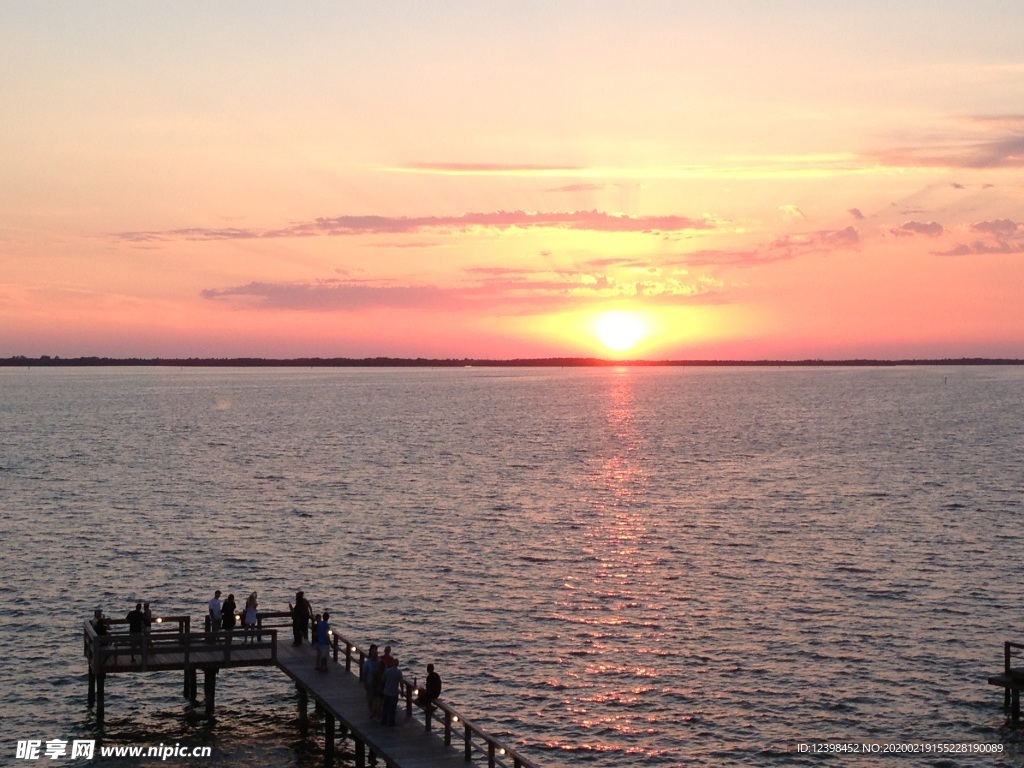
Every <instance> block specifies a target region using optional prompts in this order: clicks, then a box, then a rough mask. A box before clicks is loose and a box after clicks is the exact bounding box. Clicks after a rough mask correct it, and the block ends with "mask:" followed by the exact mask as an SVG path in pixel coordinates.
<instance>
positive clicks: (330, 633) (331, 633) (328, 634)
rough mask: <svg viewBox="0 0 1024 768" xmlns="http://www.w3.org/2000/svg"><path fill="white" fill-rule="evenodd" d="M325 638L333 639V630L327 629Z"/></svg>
mask: <svg viewBox="0 0 1024 768" xmlns="http://www.w3.org/2000/svg"><path fill="white" fill-rule="evenodd" d="M327 636H328V637H334V630H333V629H328V630H327Z"/></svg>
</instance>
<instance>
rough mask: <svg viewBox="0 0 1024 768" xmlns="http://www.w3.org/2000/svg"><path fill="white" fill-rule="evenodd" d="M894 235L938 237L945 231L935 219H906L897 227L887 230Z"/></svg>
mask: <svg viewBox="0 0 1024 768" xmlns="http://www.w3.org/2000/svg"><path fill="white" fill-rule="evenodd" d="M889 231H890V232H891V233H892V234H894V235H896V237H912V236H913V235H927V236H928V237H939V236H941V235H942V233H943V232H945V229H944V228H943V226H942V225H941V224H939V223H938V222H935V221H929V222H923V221H908V222H906V223H905V224H902V225H900V226H899V227H893V228H892V229H890V230H889Z"/></svg>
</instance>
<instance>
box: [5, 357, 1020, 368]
mask: <svg viewBox="0 0 1024 768" xmlns="http://www.w3.org/2000/svg"><path fill="white" fill-rule="evenodd" d="M33 365H36V366H40V367H117V366H123V367H169V366H176V367H193V368H211V367H225V368H227V367H232V368H300V367H301V368H310V367H314V368H359V367H365V368H369V367H373V368H411V367H421V368H427V367H432V368H454V367H463V368H465V367H481V368H483V367H488V368H501V367H510V368H511V367H578V368H587V367H628V366H637V367H730V366H732V367H783V366H789V367H814V366H850V367H853V366H856V367H871V366H876V367H883V366H884V367H895V366H910V365H916V366H923V365H936V366H937V365H1024V359H1021V358H991V357H960V358H954V357H945V358H836V359H828V358H803V359H769V358H764V359H713V358H712V359H677V360H646V359H635V360H614V359H605V358H598V357H538V358H507V359H492V358H469V357H463V358H425V357H386V356H378V357H363V358H352V357H295V358H269V357H249V356H236V357H151V358H140V357H97V356H80V357H61V356H59V355H55V356H50V355H40V356H39V357H27V356H25V355H15V356H13V357H7V358H0V367H19V368H24V367H31V366H33Z"/></svg>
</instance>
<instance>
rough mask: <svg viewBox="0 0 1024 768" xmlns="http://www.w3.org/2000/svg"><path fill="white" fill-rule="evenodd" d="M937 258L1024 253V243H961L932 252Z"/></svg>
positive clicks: (998, 241)
mask: <svg viewBox="0 0 1024 768" xmlns="http://www.w3.org/2000/svg"><path fill="white" fill-rule="evenodd" d="M932 253H934V254H935V255H936V256H974V255H984V254H990V253H1024V243H1008V242H1006V241H1004V240H997V241H995V242H982V241H980V240H976V241H975V242H973V243H960V244H958V245H955V246H953V247H952V248H950V249H949V250H947V251H932Z"/></svg>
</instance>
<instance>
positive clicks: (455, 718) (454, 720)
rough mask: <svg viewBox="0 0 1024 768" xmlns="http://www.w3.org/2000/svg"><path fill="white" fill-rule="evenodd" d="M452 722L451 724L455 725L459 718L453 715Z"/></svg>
mask: <svg viewBox="0 0 1024 768" xmlns="http://www.w3.org/2000/svg"><path fill="white" fill-rule="evenodd" d="M452 722H453V723H457V722H459V716H458V715H455V716H454V717H453V718H452Z"/></svg>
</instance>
